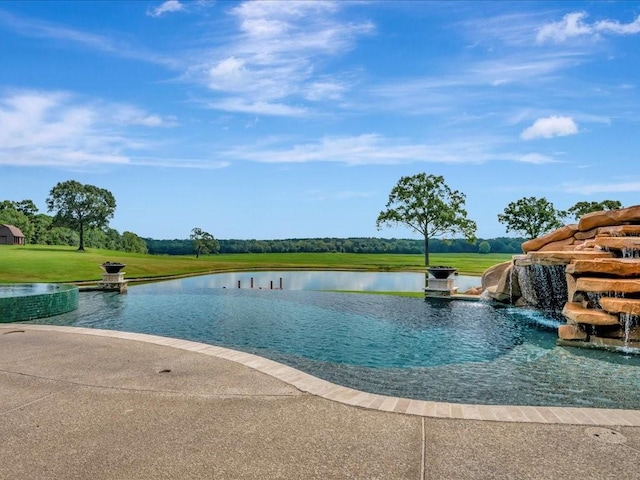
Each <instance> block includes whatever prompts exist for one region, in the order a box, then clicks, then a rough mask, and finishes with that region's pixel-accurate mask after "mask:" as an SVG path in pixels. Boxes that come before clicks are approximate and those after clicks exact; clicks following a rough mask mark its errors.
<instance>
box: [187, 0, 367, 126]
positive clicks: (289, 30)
mask: <svg viewBox="0 0 640 480" xmlns="http://www.w3.org/2000/svg"><path fill="white" fill-rule="evenodd" d="M341 8H342V5H341V4H340V3H339V2H333V1H314V2H307V1H289V2H244V3H242V4H240V5H238V6H237V7H235V8H233V9H232V10H231V15H232V17H233V18H234V19H235V22H236V29H237V30H236V33H235V35H231V37H230V40H229V41H228V42H226V44H225V45H223V46H222V47H220V48H217V49H216V50H215V51H213V52H209V54H208V58H207V60H206V61H204V62H202V61H201V60H200V61H199V62H198V63H197V64H196V65H195V66H194V67H192V68H191V69H189V71H188V72H187V75H186V76H187V78H192V79H195V80H196V81H198V82H200V83H202V84H204V85H205V86H206V87H207V88H208V89H209V90H210V91H212V92H214V93H215V94H216V95H217V96H218V97H219V99H217V100H215V101H213V102H211V103H210V105H211V106H212V107H214V108H218V109H221V110H226V111H230V112H242V113H256V114H263V115H265V114H271V115H300V114H303V113H305V112H308V110H309V107H308V106H305V105H304V103H305V102H321V101H327V100H329V101H331V100H337V99H339V98H341V96H342V95H343V93H344V92H345V91H346V90H347V89H348V87H349V85H348V83H346V82H344V81H343V80H341V79H340V77H339V76H338V75H328V74H326V73H322V72H320V71H318V69H319V65H320V62H319V60H321V59H325V60H326V59H328V58H331V57H334V56H339V55H343V54H344V53H345V52H346V51H348V50H350V49H351V48H352V47H353V45H354V43H355V40H356V38H358V37H360V36H362V35H366V34H370V33H371V32H373V30H374V26H373V24H371V23H369V22H359V23H354V22H347V21H341V20H340V18H339V15H338V13H339V11H340V9H341Z"/></svg>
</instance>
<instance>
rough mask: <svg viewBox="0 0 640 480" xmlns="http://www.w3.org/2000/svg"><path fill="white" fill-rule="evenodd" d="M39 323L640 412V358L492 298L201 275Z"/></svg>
mask: <svg viewBox="0 0 640 480" xmlns="http://www.w3.org/2000/svg"><path fill="white" fill-rule="evenodd" d="M205 278H206V277H205ZM34 323H48V324H56V325H73V326H84V327H94V328H104V329H111V330H121V331H130V332H139V333H150V334H156V335H164V336H170V337H175V338H183V339H187V340H194V341H199V342H204V343H209V344H214V345H222V346H226V347H229V348H234V349H237V350H242V351H246V352H250V353H255V354H257V355H261V356H263V357H266V358H270V359H273V360H276V361H279V362H282V363H284V364H287V365H290V366H292V367H295V368H298V369H300V370H302V371H305V372H308V373H310V374H312V375H315V376H317V377H319V378H323V379H325V380H328V381H331V382H334V383H338V384H341V385H345V386H348V387H352V388H356V389H359V390H363V391H367V392H371V393H380V394H385V395H394V396H401V397H407V398H416V399H423V400H433V401H446V402H457V403H480V404H514V405H557V406H583V407H584V406H593V407H604V408H639V407H640V396H639V395H638V394H637V385H638V382H639V381H640V358H639V357H636V356H625V355H621V354H614V353H610V352H602V351H588V350H578V349H569V348H563V347H558V346H556V344H555V342H556V339H557V333H556V327H557V325H558V323H557V321H555V320H554V319H551V318H547V317H544V316H543V315H541V314H540V313H538V312H536V311H533V310H522V309H516V308H495V307H493V306H492V305H490V304H487V303H482V302H469V301H460V300H453V301H448V300H438V299H434V300H429V301H426V302H425V301H424V300H423V299H420V298H406V297H393V296H386V295H368V294H346V293H329V292H317V291H306V290H260V289H248V288H247V289H244V288H243V289H237V288H235V289H234V288H219V287H216V288H212V287H210V286H207V283H206V282H204V281H203V277H198V278H191V279H182V280H174V281H168V282H162V283H155V284H148V285H141V286H135V287H130V288H129V293H128V294H127V295H118V294H113V293H96V292H93V293H83V294H82V296H81V299H80V305H79V308H78V310H76V311H74V312H70V313H67V314H64V315H59V316H57V317H50V318H47V319H40V320H37V321H34Z"/></svg>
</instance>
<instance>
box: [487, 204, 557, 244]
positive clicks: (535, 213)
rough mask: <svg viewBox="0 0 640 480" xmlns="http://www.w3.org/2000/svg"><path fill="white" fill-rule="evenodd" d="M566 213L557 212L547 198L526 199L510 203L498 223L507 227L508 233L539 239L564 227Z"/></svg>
mask: <svg viewBox="0 0 640 480" xmlns="http://www.w3.org/2000/svg"><path fill="white" fill-rule="evenodd" d="M564 216H565V212H563V211H561V210H556V209H555V208H554V206H553V203H551V202H550V201H549V200H547V199H546V198H544V197H543V198H537V197H524V198H521V199H520V200H517V201H515V202H511V203H509V205H507V207H506V208H505V209H504V213H501V214H499V215H498V221H499V222H500V223H503V224H504V225H506V227H507V232H519V233H522V234H523V235H525V236H526V237H527V238H528V239H532V238H536V237H539V236H540V235H542V234H544V233H547V232H549V231H551V230H554V229H556V228H559V227H561V226H562V221H561V219H562V217H564Z"/></svg>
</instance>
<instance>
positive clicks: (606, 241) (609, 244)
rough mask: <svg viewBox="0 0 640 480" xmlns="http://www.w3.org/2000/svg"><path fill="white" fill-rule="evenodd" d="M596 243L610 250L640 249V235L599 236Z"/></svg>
mask: <svg viewBox="0 0 640 480" xmlns="http://www.w3.org/2000/svg"><path fill="white" fill-rule="evenodd" d="M596 245H597V246H599V247H603V248H608V249H610V250H625V249H631V250H640V237H609V236H597V237H596Z"/></svg>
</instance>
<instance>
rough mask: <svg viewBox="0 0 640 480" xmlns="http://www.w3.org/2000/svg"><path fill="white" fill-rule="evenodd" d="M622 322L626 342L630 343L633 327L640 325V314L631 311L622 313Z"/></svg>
mask: <svg viewBox="0 0 640 480" xmlns="http://www.w3.org/2000/svg"><path fill="white" fill-rule="evenodd" d="M620 323H622V328H623V330H624V337H623V341H624V343H629V340H630V336H631V329H632V328H634V327H638V326H640V316H638V315H631V314H629V313H621V314H620Z"/></svg>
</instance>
